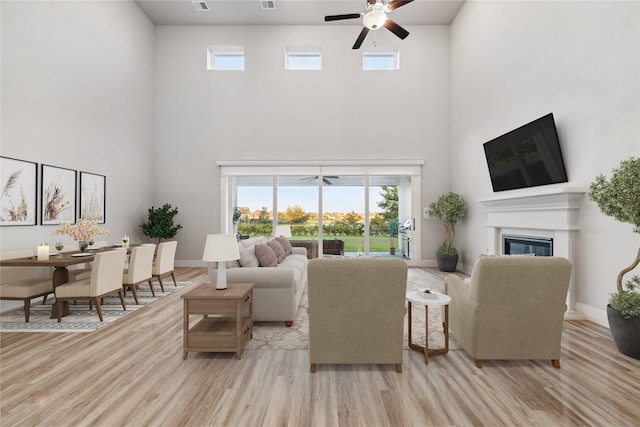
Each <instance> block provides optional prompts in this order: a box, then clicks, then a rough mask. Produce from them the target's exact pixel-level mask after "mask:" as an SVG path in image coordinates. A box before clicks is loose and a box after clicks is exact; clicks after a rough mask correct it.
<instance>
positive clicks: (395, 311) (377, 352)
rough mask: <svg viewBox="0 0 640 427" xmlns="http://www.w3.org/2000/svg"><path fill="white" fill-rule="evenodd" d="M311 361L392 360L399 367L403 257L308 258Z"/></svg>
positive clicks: (399, 369)
mask: <svg viewBox="0 0 640 427" xmlns="http://www.w3.org/2000/svg"><path fill="white" fill-rule="evenodd" d="M308 276H309V290H308V296H309V308H308V313H309V362H310V363H311V372H315V371H316V367H317V364H318V363H330V364H334V363H340V364H342V363H348V364H352V363H358V364H360V363H367V364H369V363H372V364H386V363H391V364H395V365H396V371H397V372H402V355H403V351H402V349H403V337H404V316H405V297H406V290H407V264H406V263H405V262H404V261H403V260H401V259H382V258H328V259H324V258H316V259H312V260H310V261H309V268H308Z"/></svg>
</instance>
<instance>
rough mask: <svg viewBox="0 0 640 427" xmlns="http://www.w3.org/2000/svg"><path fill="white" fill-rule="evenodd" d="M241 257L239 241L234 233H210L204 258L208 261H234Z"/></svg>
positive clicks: (205, 246)
mask: <svg viewBox="0 0 640 427" xmlns="http://www.w3.org/2000/svg"><path fill="white" fill-rule="evenodd" d="M239 258H240V252H238V242H237V240H236V236H234V235H233V234H208V235H207V241H206V242H205V244H204V253H203V254H202V260H203V261H207V262H222V261H233V260H234V259H239Z"/></svg>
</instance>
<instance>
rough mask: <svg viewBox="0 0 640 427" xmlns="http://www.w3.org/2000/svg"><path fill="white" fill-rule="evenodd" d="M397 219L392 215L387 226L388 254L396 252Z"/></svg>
mask: <svg viewBox="0 0 640 427" xmlns="http://www.w3.org/2000/svg"><path fill="white" fill-rule="evenodd" d="M399 225H400V224H398V221H397V220H396V217H392V218H391V221H389V225H388V226H387V230H388V231H389V254H391V255H395V254H396V242H397V241H398V226H399Z"/></svg>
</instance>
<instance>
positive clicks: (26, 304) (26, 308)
mask: <svg viewBox="0 0 640 427" xmlns="http://www.w3.org/2000/svg"><path fill="white" fill-rule="evenodd" d="M30 311H31V299H30V298H25V299H24V322H25V323H29V312H30Z"/></svg>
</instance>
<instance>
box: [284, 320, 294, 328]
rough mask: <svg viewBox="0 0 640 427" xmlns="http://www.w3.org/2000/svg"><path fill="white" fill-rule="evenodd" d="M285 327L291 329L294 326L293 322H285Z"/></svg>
mask: <svg viewBox="0 0 640 427" xmlns="http://www.w3.org/2000/svg"><path fill="white" fill-rule="evenodd" d="M284 326H286V327H287V328H290V327H292V326H293V320H285V321H284Z"/></svg>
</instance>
